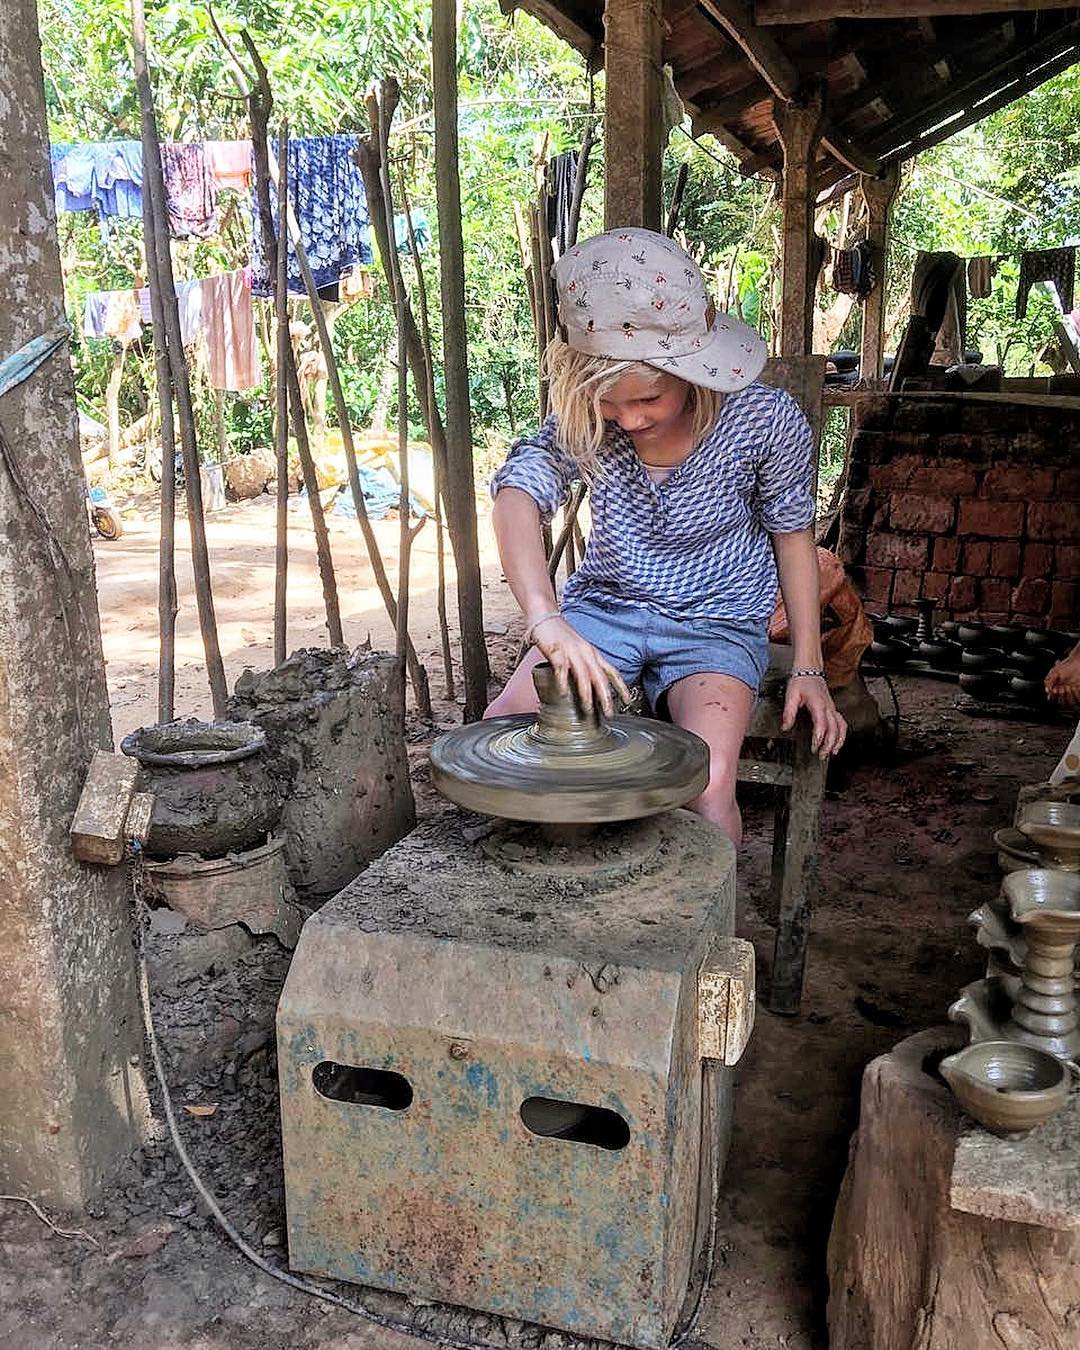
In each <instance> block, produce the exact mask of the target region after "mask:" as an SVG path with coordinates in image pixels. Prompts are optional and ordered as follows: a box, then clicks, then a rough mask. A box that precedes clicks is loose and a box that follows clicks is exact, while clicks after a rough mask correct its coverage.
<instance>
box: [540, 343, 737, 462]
mask: <svg viewBox="0 0 1080 1350" xmlns="http://www.w3.org/2000/svg"><path fill="white" fill-rule="evenodd" d="M543 372H544V376H545V378H546V379H547V381H548V396H549V399H550V407H551V411H552V413H553V414H554V416H555V420H556V422H557V423H558V427H559V444H560V445H561V446H562V448H563V449H564V450H565V451H566V453H567V454H568V455H569V456H570V457H571V458H572V459H573V460H574V461H575V462H576V463H577V465H578V467H579V468H580V469H581V471H582V475H583V476H584V477H585V478H586V479H587V480H588V479H592V478H594V477H595V476H596V474H597V473H598V472H599V471H600V469H601V467H602V466H601V454H600V452H601V450H602V448H603V445H604V441H605V439H606V437H607V423H606V422H605V420H604V416H603V413H601V411H600V403H601V401H602V400H603V399H604V398H605V397H606V396H607V395H608V394H609V393H610V392H611V390H612V389H613V388H614V387H615V385H616V384H618V382H619V381H620V380H621V379H622V378H623V376H624V375H643V376H646V377H652V378H655V379H657V380H658V379H660V377H661V376H662V375H663V374H664V372H663V371H662V370H658V369H657V368H656V367H655V366H650V365H648V364H647V363H646V362H644V361H621V360H619V358H618V357H614V356H589V355H587V354H586V353H585V352H579V351H577V349H576V348H574V347H571V346H570V345H569V344H568V343H566V342H564V341H563V340H562V338H559V337H555V338H552V340H551V341H550V342H549V343H548V346H547V350H546V351H545V352H544V360H543ZM677 378H681V376H680V377H677ZM685 383H686V388H687V398H688V399H689V401H690V413H691V416H692V423H691V430H692V432H693V437H694V445H695V446H697V445H699V444H700V443H701V442H702V441H703V440H704V439H705V436H706V435H707V433H708V432H709V431H711V430H712V428H713V427H714V426H715V425H716V420H717V418H718V417H719V416H720V408H721V405H722V404H723V402H724V396H723V394H721V393H718V392H717V391H716V390H714V389H705V388H703V387H702V386H701V385H696V384H690V383H689V381H685Z"/></svg>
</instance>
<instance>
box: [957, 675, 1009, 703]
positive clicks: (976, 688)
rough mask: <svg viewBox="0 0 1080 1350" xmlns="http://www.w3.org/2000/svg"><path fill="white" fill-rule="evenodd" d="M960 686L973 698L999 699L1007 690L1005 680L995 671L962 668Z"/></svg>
mask: <svg viewBox="0 0 1080 1350" xmlns="http://www.w3.org/2000/svg"><path fill="white" fill-rule="evenodd" d="M960 688H961V689H962V690H963V691H964V693H965V694H970V695H971V697H972V698H981V699H997V698H1000V697H1001V696H1002V694H1003V693H1004V692H1005V681H1004V680H1003V679H1002V677H1001V676H1000V675H998V674H996V673H994V672H990V673H986V672H984V671H981V670H962V671H961V672H960Z"/></svg>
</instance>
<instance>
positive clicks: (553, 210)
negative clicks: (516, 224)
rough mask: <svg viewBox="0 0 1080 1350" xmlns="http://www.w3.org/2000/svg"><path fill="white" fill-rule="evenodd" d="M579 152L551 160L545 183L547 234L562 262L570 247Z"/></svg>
mask: <svg viewBox="0 0 1080 1350" xmlns="http://www.w3.org/2000/svg"><path fill="white" fill-rule="evenodd" d="M577 166H578V152H577V151H576V150H565V151H564V152H563V153H562V154H561V155H556V156H555V157H554V159H550V160H548V166H547V170H546V172H545V174H544V182H545V185H546V187H547V194H546V195H547V204H546V215H547V232H548V237H549V238H550V239H551V241H552V244H553V245H554V249H555V256H556V258H561V257H562V255H563V254H564V253H565V252H566V250H567V249H568V248H569V247H570V244H571V240H570V216H571V213H572V211H573V207H574V184H575V182H576V181H577Z"/></svg>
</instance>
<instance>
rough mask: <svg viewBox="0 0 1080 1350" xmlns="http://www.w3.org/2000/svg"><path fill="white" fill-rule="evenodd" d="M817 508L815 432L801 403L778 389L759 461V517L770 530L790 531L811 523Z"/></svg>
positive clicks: (775, 532)
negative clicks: (767, 436) (766, 437)
mask: <svg viewBox="0 0 1080 1350" xmlns="http://www.w3.org/2000/svg"><path fill="white" fill-rule="evenodd" d="M814 509H815V503H814V434H813V432H812V431H811V429H810V423H809V422H808V421H807V420H806V416H805V414H804V413H803V411H802V409H801V408H800V407H799V405H798V403H796V401H795V400H794V399H793V398H792V397H791V395H790V394H789V393H787V392H786V391H785V390H782V389H778V390H777V391H776V393H775V404H774V413H773V420H772V429H771V432H770V434H769V438H768V441H767V442H766V444H765V447H764V450H763V453H762V455H761V458H760V459H759V461H758V465H757V510H758V517H759V519H760V521H761V524H762V526H763V527H764V529H766V530H767V531H768V532H769V534H789V533H791V532H793V531H795V530H805V529H806V528H807V527H808V526H809V525H811V524H812V523H813V520H814Z"/></svg>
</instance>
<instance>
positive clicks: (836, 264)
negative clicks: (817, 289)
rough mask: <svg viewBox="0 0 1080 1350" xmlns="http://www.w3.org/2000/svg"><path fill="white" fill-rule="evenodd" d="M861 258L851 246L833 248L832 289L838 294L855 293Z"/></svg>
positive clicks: (857, 286) (857, 288) (856, 291)
mask: <svg viewBox="0 0 1080 1350" xmlns="http://www.w3.org/2000/svg"><path fill="white" fill-rule="evenodd" d="M861 261H862V260H861V259H860V257H859V255H858V253H857V252H856V251H855V249H853V248H834V249H833V255H832V277H833V290H834V291H837V292H838V293H839V294H840V295H857V294H858V291H859V269H860V266H861Z"/></svg>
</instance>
